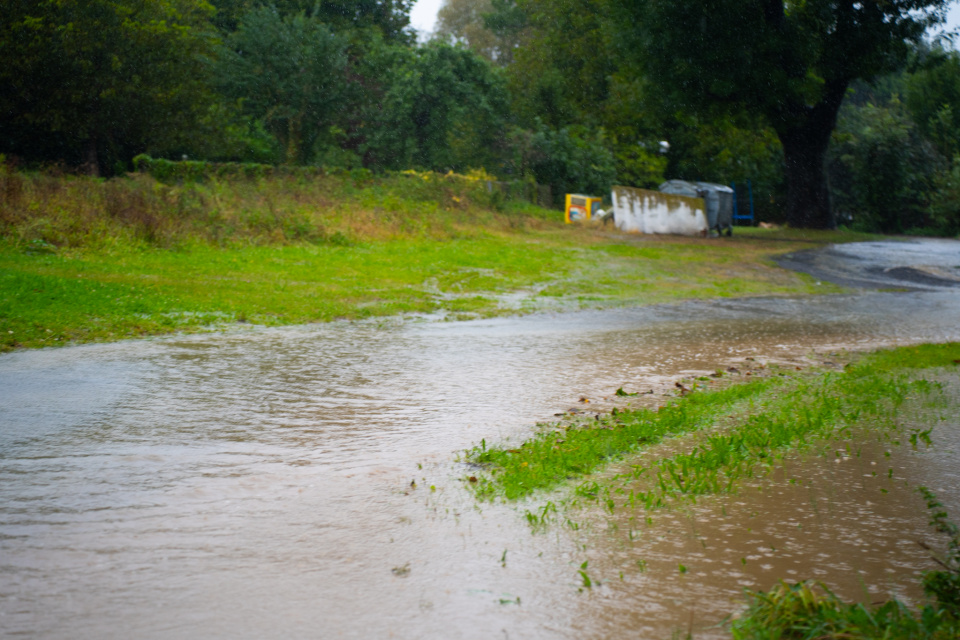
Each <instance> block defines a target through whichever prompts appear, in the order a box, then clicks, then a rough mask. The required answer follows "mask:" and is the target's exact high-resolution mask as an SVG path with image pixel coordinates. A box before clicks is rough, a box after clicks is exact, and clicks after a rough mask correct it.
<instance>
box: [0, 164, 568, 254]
mask: <svg viewBox="0 0 960 640" xmlns="http://www.w3.org/2000/svg"><path fill="white" fill-rule="evenodd" d="M556 217H557V216H556V214H555V213H554V212H548V211H546V210H543V209H540V208H538V207H535V206H532V205H530V204H529V203H526V202H523V201H521V200H509V199H506V198H504V197H503V194H502V193H500V192H499V191H496V190H493V191H490V189H489V188H486V187H485V183H484V182H483V181H478V180H471V179H467V178H465V177H463V176H451V175H447V176H444V175H439V174H410V175H402V174H395V175H390V176H383V177H376V178H368V179H365V180H362V181H357V180H356V179H355V178H353V177H351V176H350V175H341V176H321V177H313V178H304V177H297V176H277V177H270V178H258V179H242V178H233V179H211V180H209V181H207V182H203V183H186V184H172V185H171V184H163V183H161V182H158V181H156V180H154V179H153V178H151V177H150V176H148V175H145V174H130V175H128V176H125V177H118V178H112V179H109V180H102V179H97V178H90V177H85V176H72V175H65V174H59V173H54V172H48V173H21V172H17V171H15V170H12V169H11V168H10V167H6V166H3V165H0V236H2V237H4V238H6V239H7V240H8V241H10V242H13V243H15V244H19V245H23V246H28V247H30V246H32V247H50V248H51V249H52V248H57V247H105V246H111V245H129V244H134V245H147V246H157V247H173V246H177V245H179V244H182V243H185V242H197V241H199V242H205V243H211V244H219V245H237V244H274V243H291V242H314V243H324V242H325V243H336V244H349V243H351V242H356V241H368V240H386V239H391V238H397V237H405V236H416V237H425V236H426V237H433V238H437V239H442V238H451V237H458V236H463V235H469V234H473V233H478V232H482V230H484V229H497V230H517V229H525V228H531V227H534V228H536V227H541V226H543V225H546V224H550V222H549V221H550V220H555V219H556Z"/></svg>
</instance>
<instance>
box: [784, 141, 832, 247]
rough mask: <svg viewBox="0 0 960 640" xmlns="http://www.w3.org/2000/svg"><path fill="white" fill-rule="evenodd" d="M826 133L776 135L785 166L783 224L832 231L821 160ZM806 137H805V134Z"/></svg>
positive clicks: (823, 158) (824, 147) (830, 212)
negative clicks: (785, 221)
mask: <svg viewBox="0 0 960 640" xmlns="http://www.w3.org/2000/svg"><path fill="white" fill-rule="evenodd" d="M830 133H831V132H830V131H826V132H825V133H824V132H822V131H816V132H805V131H799V132H797V133H795V134H793V135H784V136H780V143H781V144H782V145H783V155H784V161H785V164H786V174H787V175H786V177H787V224H789V225H790V226H791V227H797V228H801V229H833V228H834V227H836V226H837V225H836V220H835V218H834V215H833V210H832V209H831V208H830V193H829V192H828V190H827V176H826V171H825V160H826V157H827V146H828V144H829V143H830ZM805 134H806V135H805Z"/></svg>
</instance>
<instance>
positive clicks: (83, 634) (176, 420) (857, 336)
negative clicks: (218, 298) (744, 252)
mask: <svg viewBox="0 0 960 640" xmlns="http://www.w3.org/2000/svg"><path fill="white" fill-rule="evenodd" d="M958 318H960V296H958V295H957V293H956V292H954V291H948V290H941V291H923V292H905V293H904V292H901V293H887V292H868V293H859V294H851V295H843V296H829V297H820V298H804V299H800V298H766V299H746V300H734V301H721V302H693V303H684V304H677V305H667V306H659V307H650V308H644V309H635V310H616V311H604V312H581V313H571V314H559V315H537V316H528V317H523V318H508V319H496V320H487V321H476V322H463V323H437V322H413V321H406V322H399V321H387V322H383V323H379V324H377V323H333V324H329V325H318V326H306V327H294V328H283V329H254V330H245V331H238V332H234V333H228V334H219V335H198V336H189V337H173V338H163V339H155V340H147V341H130V342H122V343H115V344H107V345H87V346H78V347H70V348H62V349H56V350H41V351H32V352H21V353H14V354H9V355H5V356H3V357H0V636H3V637H11V638H16V637H30V638H71V639H85V638H98V639H99V638H131V637H135V638H172V637H197V638H201V637H202V638H581V637H596V638H637V637H641V638H646V637H650V638H657V637H669V636H670V634H671V631H672V630H675V629H681V630H685V629H688V628H695V629H697V630H701V629H702V627H703V626H704V625H710V624H714V623H716V622H717V621H718V620H719V619H720V618H722V616H723V615H725V614H726V613H728V612H731V611H733V610H735V609H736V607H737V602H738V599H737V598H738V594H739V593H740V592H739V590H740V589H741V588H742V587H744V586H751V587H755V588H769V587H770V586H772V585H773V584H774V583H775V581H776V580H777V579H778V578H786V579H801V578H818V579H824V580H825V581H827V582H828V583H829V584H831V585H833V586H835V587H836V588H838V589H840V591H841V593H842V594H843V595H845V596H848V597H858V594H859V593H865V594H870V597H873V595H876V596H877V597H878V599H882V596H883V594H890V593H894V594H900V595H903V596H904V597H907V598H916V597H917V595H918V594H917V593H916V589H915V582H916V576H915V573H916V572H917V571H921V570H926V569H929V568H932V567H931V566H929V561H928V560H927V555H928V554H926V553H925V552H923V551H922V550H921V549H919V548H918V547H917V545H916V544H915V539H916V537H917V536H920V537H923V536H927V537H929V531H928V530H927V529H926V520H927V518H926V514H925V513H924V512H923V508H922V503H921V502H920V501H919V499H918V498H917V497H916V496H915V494H914V493H912V490H907V489H906V488H903V489H901V488H898V487H894V486H893V485H895V484H896V483H897V481H898V479H899V482H900V483H901V485H902V483H903V482H905V481H906V482H908V484H909V483H910V482H914V484H915V483H916V482H918V481H920V480H923V481H924V482H925V483H926V484H928V485H929V486H931V488H934V489H937V488H944V490H945V492H946V495H945V496H944V498H945V502H947V504H948V506H949V507H952V508H954V510H955V513H960V495H956V491H952V492H951V490H950V487H957V486H960V483H957V482H956V480H957V479H956V477H952V479H951V477H950V476H949V474H950V473H955V470H956V469H957V468H960V467H958V459H957V456H958V455H960V453H955V452H956V451H957V450H958V449H960V441H958V436H957V431H958V430H960V427H958V425H957V423H956V419H955V418H956V416H953V422H952V423H943V425H944V426H941V427H938V432H935V434H934V435H935V436H937V434H938V433H939V432H940V431H943V432H944V433H945V434H946V436H945V437H946V438H947V441H948V443H949V446H940V447H938V448H937V449H936V450H935V451H934V452H918V453H912V452H909V451H902V452H901V451H898V452H897V453H895V459H896V463H895V464H894V463H893V462H890V460H892V459H890V460H888V459H887V458H886V457H884V456H883V455H882V454H883V450H881V449H876V447H880V446H881V445H879V444H877V445H876V446H875V447H874V448H875V449H876V450H873V449H869V448H868V449H867V451H866V452H865V453H863V455H862V456H860V457H856V456H850V457H849V459H848V460H847V461H844V462H842V463H834V462H832V460H827V459H826V458H815V459H813V460H811V461H808V462H802V461H797V462H796V465H797V466H798V469H802V471H801V470H798V471H793V470H789V469H788V471H787V473H788V476H787V477H791V475H790V474H792V475H793V476H798V477H801V478H803V479H807V480H809V482H807V483H806V484H804V483H803V482H801V483H798V484H797V485H786V484H784V483H780V484H777V483H775V484H774V485H772V486H771V488H769V489H768V493H767V494H764V492H761V491H759V490H758V491H756V496H754V495H753V493H751V492H746V494H745V495H741V496H740V497H737V498H729V499H728V498H724V499H720V498H717V499H714V500H712V501H711V500H707V501H701V503H700V504H699V505H697V506H696V507H695V508H690V509H682V510H678V511H676V512H675V513H673V514H669V513H663V514H658V515H657V516H656V518H655V520H654V522H653V523H652V524H647V523H643V524H642V526H639V525H637V524H636V523H635V522H632V521H629V520H626V519H624V520H623V521H621V522H617V521H609V522H607V521H605V520H604V519H603V518H601V517H599V516H598V517H597V518H596V522H597V525H596V526H593V527H588V528H587V529H584V530H581V531H579V532H577V533H575V534H574V533H571V532H569V531H568V530H566V529H561V528H554V529H550V530H548V531H547V533H545V534H538V535H533V534H532V533H531V531H530V529H529V527H528V525H527V524H526V521H525V520H524V518H523V512H524V510H525V509H526V508H527V507H528V506H529V505H520V506H511V505H490V504H483V505H477V504H476V503H475V501H474V500H473V498H472V496H471V494H470V493H469V491H468V490H466V489H465V488H464V487H463V482H462V480H461V478H462V477H463V476H464V475H466V471H467V470H466V468H465V467H463V466H462V465H461V463H459V462H458V461H457V460H456V457H457V452H458V451H461V450H463V449H464V448H467V447H470V446H473V445H475V444H477V443H479V442H480V440H481V439H486V440H487V442H491V441H496V440H499V439H502V438H506V437H512V438H520V437H523V436H524V435H525V434H527V433H529V431H530V430H531V428H532V425H533V424H534V423H535V422H536V421H538V420H547V419H552V416H553V414H555V413H558V412H562V411H564V410H567V409H569V408H571V407H574V406H583V405H582V404H579V403H578V402H577V400H578V399H579V398H580V397H581V396H586V397H589V398H592V399H594V400H595V401H599V402H594V403H593V404H591V405H590V406H597V405H598V404H599V405H600V406H604V405H605V404H606V405H609V404H610V403H613V402H615V401H616V400H615V399H613V398H612V394H613V391H614V390H615V389H616V388H617V387H619V386H621V385H623V386H624V387H625V388H627V389H628V390H647V389H655V390H656V391H657V393H662V392H666V390H667V389H668V388H670V387H671V386H672V384H673V381H674V380H676V379H677V377H678V376H681V375H690V374H692V373H697V372H703V371H712V370H714V369H716V368H717V367H721V366H727V365H729V364H733V363H742V362H743V360H744V358H745V357H748V356H750V357H754V358H756V359H757V360H758V361H767V360H769V361H783V362H795V363H798V364H802V363H804V362H806V358H807V356H810V355H811V354H813V353H830V352H833V351H835V350H838V349H842V348H852V349H865V348H871V347H876V346H882V345H892V344H906V343H912V342H919V341H944V340H960V322H958V321H957V319H958ZM604 397H606V398H607V400H606V401H604V400H603V398H604ZM951 425H952V429H953V430H951ZM951 434H952V435H951ZM951 438H952V440H951ZM823 460H827V462H823ZM878 460H879V462H878V465H887V466H885V467H882V469H881V470H882V471H884V472H886V471H887V467H889V466H891V465H894V466H896V467H897V468H896V470H895V473H894V479H893V480H890V479H889V478H888V479H887V480H886V481H889V482H890V483H891V486H890V487H887V486H886V485H883V487H884V488H887V489H888V493H886V494H883V495H884V496H885V497H888V498H889V499H888V500H879V499H878V500H870V499H865V498H864V496H866V495H867V494H868V493H869V492H873V493H870V495H873V494H874V493H878V492H879V489H878V488H877V487H878V486H879V485H877V486H874V485H875V484H876V483H878V482H880V481H879V480H875V479H874V478H873V477H872V476H871V477H870V479H869V481H867V479H866V478H865V476H864V474H866V473H869V471H866V469H871V468H872V467H873V466H872V465H870V462H871V461H873V462H877V461H878ZM931 461H933V462H931ZM937 461H939V462H937ZM864 465H867V466H864ZM938 465H939V466H938ZM876 468H881V467H880V466H876ZM938 469H939V471H938ZM951 469H953V471H951ZM831 474H832V475H831ZM837 474H840V475H837ZM844 474H846V475H844ZM883 477H884V478H886V476H883ZM811 483H812V484H811ZM941 485H943V486H942V487H941ZM894 489H896V490H894ZM858 491H860V492H859V493H858ZM776 492H780V493H776ZM863 492H867V493H863ZM771 496H773V497H771ZM898 496H899V497H898ZM774 506H776V510H773V509H774ZM758 509H763V510H764V511H763V514H762V516H754V515H752V514H754V513H755V512H758ZM618 517H620V516H618ZM627 517H628V516H623V518H627ZM753 522H756V523H757V524H756V525H751V524H750V523H753ZM797 525H802V526H799V527H798V526H797ZM605 527H606V528H605ZM631 528H636V529H637V538H636V539H634V540H633V541H630V540H629V539H627V538H625V536H624V533H625V532H626V531H628V530H631ZM745 528H746V529H749V530H747V531H745ZM798 532H799V533H798ZM767 547H775V548H776V550H770V549H767ZM741 559H745V564H744V562H742V561H741ZM584 560H588V561H589V562H590V567H591V568H590V572H591V574H592V575H594V577H595V578H597V579H598V580H599V581H600V583H601V584H600V585H599V586H597V587H596V588H594V589H592V590H590V591H585V592H581V591H580V589H579V587H580V586H581V580H580V576H579V574H578V573H577V570H578V569H579V567H580V565H581V563H582V562H583V561H584ZM636 560H643V561H644V562H646V570H644V571H640V570H639V569H637V564H636ZM678 563H683V564H684V565H686V566H688V567H689V570H688V571H687V572H686V573H684V574H680V573H679V572H678V571H676V567H677V565H678ZM625 567H626V568H627V569H625ZM629 567H633V569H632V570H630V569H629ZM621 571H623V573H624V575H623V578H622V579H621V578H620V572H621ZM714 632H715V631H714ZM714 632H711V631H709V630H707V631H706V633H707V634H708V635H709V634H710V633H714Z"/></svg>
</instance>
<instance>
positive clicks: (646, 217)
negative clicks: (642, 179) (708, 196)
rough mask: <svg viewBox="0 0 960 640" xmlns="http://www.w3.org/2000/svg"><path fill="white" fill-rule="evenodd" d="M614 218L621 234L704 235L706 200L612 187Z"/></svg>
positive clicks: (705, 227)
mask: <svg viewBox="0 0 960 640" xmlns="http://www.w3.org/2000/svg"><path fill="white" fill-rule="evenodd" d="M613 218H614V221H615V222H616V225H617V228H618V229H620V230H621V231H630V232H634V233H672V234H678V235H684V236H705V235H707V231H708V230H709V227H708V226H707V208H706V205H705V204H704V202H703V198H688V197H686V196H675V195H672V194H667V193H660V192H659V191H649V190H647V189H634V188H633V187H614V188H613Z"/></svg>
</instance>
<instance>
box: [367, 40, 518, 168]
mask: <svg viewBox="0 0 960 640" xmlns="http://www.w3.org/2000/svg"><path fill="white" fill-rule="evenodd" d="M390 76H391V78H392V80H391V83H390V85H389V86H388V87H387V88H386V90H385V92H384V95H383V97H382V99H381V101H380V103H379V104H378V105H376V113H374V114H371V126H370V129H371V132H370V134H369V137H368V138H367V143H366V154H365V155H366V157H367V162H368V163H369V164H371V165H372V166H373V167H375V168H385V169H408V168H413V167H417V168H421V169H435V170H440V171H446V170H451V169H452V170H456V171H459V170H463V169H467V168H480V167H484V168H486V169H493V170H496V169H497V165H498V164H499V162H500V156H501V155H502V152H503V147H504V146H505V128H506V118H507V94H506V87H505V85H504V82H503V79H502V78H501V76H500V74H499V73H498V70H497V69H494V68H492V67H491V66H490V63H489V62H487V61H486V60H484V59H483V58H481V57H480V56H478V55H476V54H475V53H473V52H471V51H468V50H466V49H461V48H458V47H453V46H451V45H448V44H444V43H439V42H434V43H432V44H429V45H427V46H425V47H421V48H419V49H417V50H415V51H413V52H410V53H409V54H408V55H406V56H405V57H404V59H402V60H401V61H400V62H399V63H398V64H397V65H396V66H395V67H394V68H393V69H392V70H391V71H390Z"/></svg>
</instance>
